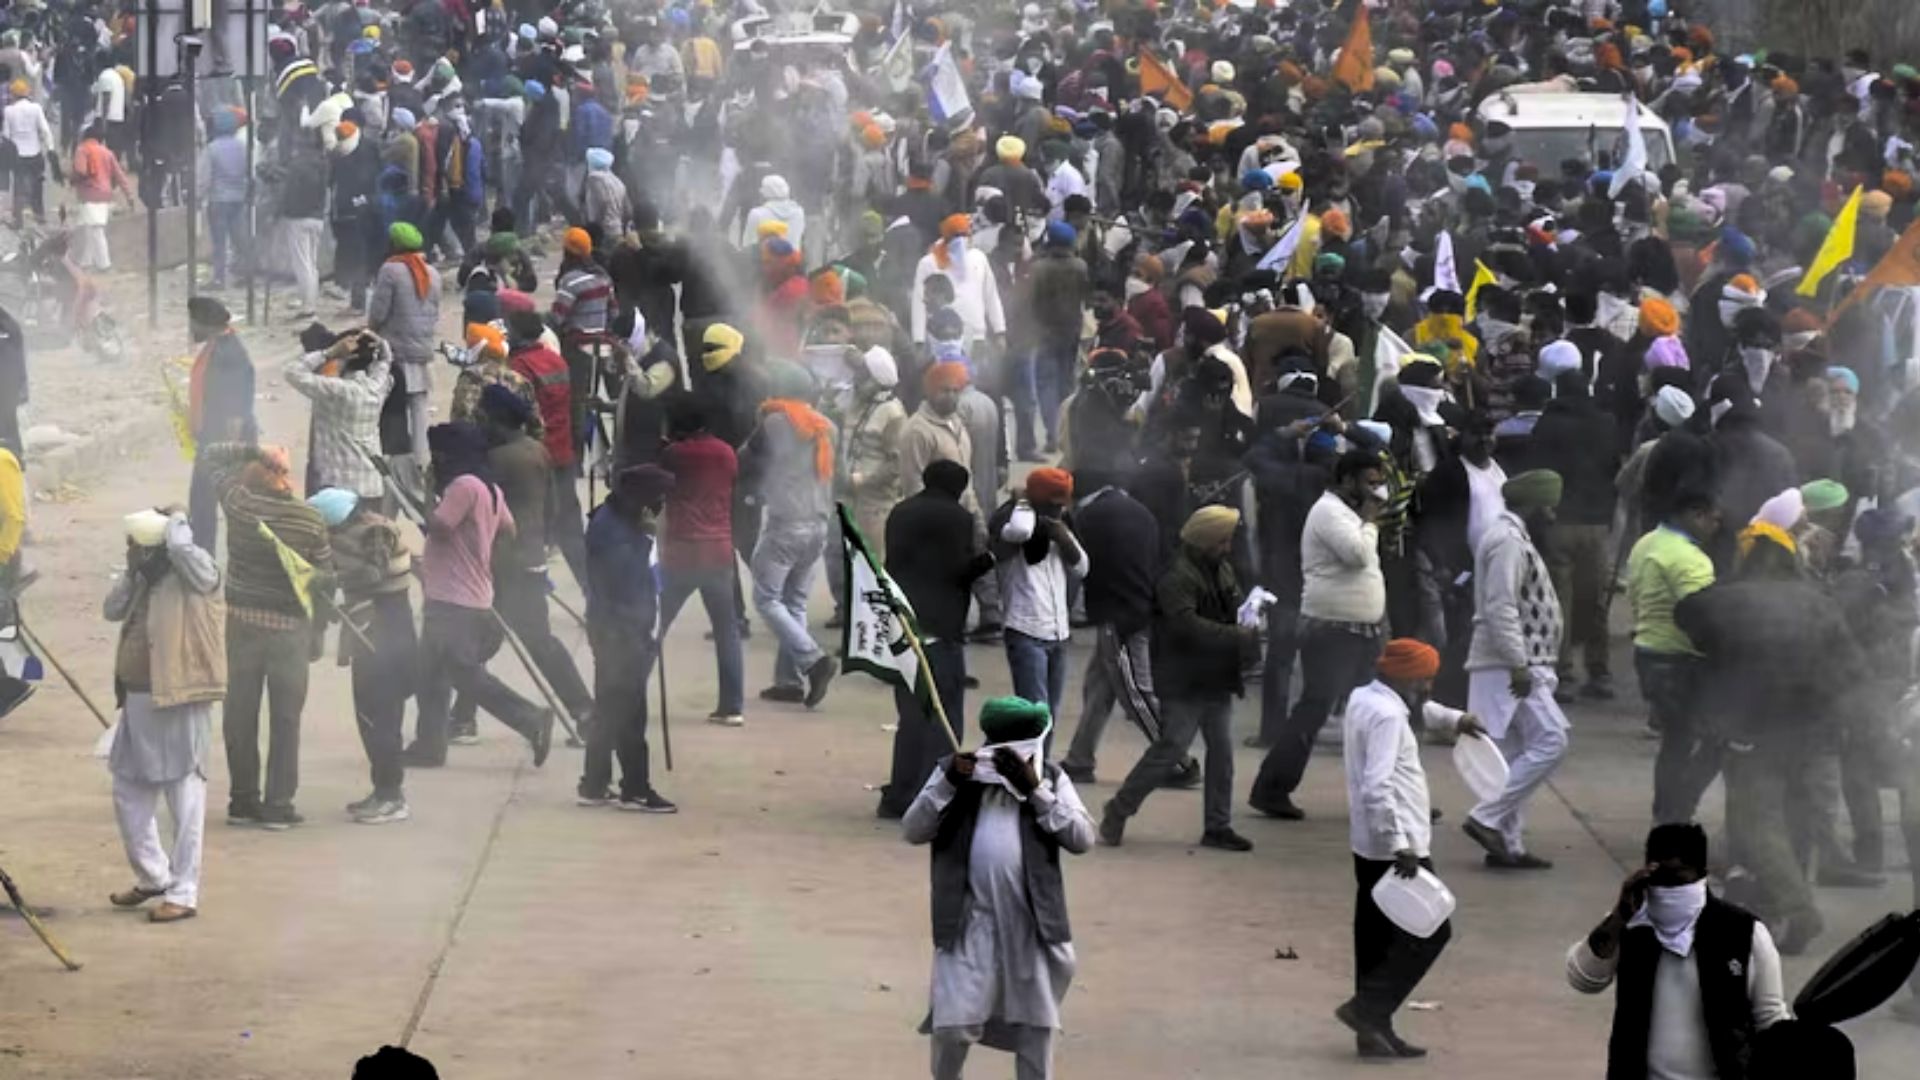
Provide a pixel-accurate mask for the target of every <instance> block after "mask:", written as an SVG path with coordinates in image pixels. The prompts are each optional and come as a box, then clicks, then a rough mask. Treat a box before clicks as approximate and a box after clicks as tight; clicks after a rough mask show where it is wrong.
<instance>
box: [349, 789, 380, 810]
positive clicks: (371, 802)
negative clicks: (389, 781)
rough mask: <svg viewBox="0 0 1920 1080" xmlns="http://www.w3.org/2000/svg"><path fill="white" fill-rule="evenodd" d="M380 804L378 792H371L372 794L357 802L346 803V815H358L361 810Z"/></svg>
mask: <svg viewBox="0 0 1920 1080" xmlns="http://www.w3.org/2000/svg"><path fill="white" fill-rule="evenodd" d="M380 802H381V800H380V794H379V793H378V792H373V793H370V794H369V795H368V796H367V797H366V798H364V799H361V800H359V801H358V802H350V803H348V804H347V813H349V814H359V813H360V812H361V811H363V810H367V809H370V808H372V807H375V806H378V805H380Z"/></svg>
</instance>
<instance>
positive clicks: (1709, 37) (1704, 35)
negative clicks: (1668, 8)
mask: <svg viewBox="0 0 1920 1080" xmlns="http://www.w3.org/2000/svg"><path fill="white" fill-rule="evenodd" d="M1687 41H1688V42H1689V43H1690V44H1692V45H1693V46H1694V48H1696V49H1699V50H1700V51H1701V52H1703V53H1704V52H1712V51H1713V31H1711V30H1709V29H1707V27H1706V25H1705V24H1704V23H1694V24H1693V25H1692V26H1690V27H1688V28H1687Z"/></svg>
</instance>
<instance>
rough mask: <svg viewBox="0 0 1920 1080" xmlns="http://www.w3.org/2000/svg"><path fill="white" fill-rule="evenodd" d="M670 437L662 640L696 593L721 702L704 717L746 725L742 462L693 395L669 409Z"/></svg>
mask: <svg viewBox="0 0 1920 1080" xmlns="http://www.w3.org/2000/svg"><path fill="white" fill-rule="evenodd" d="M667 439H668V442H667V446H666V449H665V450H663V451H662V452H661V455H660V465H661V467H662V468H664V469H666V470H667V471H668V472H670V473H672V474H673V487H672V488H671V490H669V491H668V492H667V497H666V528H665V531H664V533H663V534H662V535H661V538H660V572H661V577H662V583H661V586H660V591H661V595H660V637H661V639H662V640H665V638H666V636H667V631H668V630H669V629H670V628H671V627H672V626H673V620H674V619H675V618H676V617H677V616H678V615H679V614H680V608H681V607H682V606H683V605H685V604H686V602H687V600H688V599H689V598H691V597H692V596H693V594H695V593H699V594H700V606H701V607H703V608H705V609H706V612H707V622H708V624H709V625H708V630H709V632H710V633H711V634H712V637H713V659H714V667H715V677H716V680H717V683H718V688H717V690H716V693H717V695H718V701H717V702H716V703H715V705H714V709H713V711H712V712H711V713H708V714H707V720H708V721H709V722H711V723H714V724H718V725H720V726H722V727H740V726H741V725H743V724H745V723H746V716H745V712H746V704H745V700H746V690H745V685H746V671H745V666H744V665H745V662H744V661H743V660H742V658H741V653H740V624H739V621H738V619H737V618H736V616H735V614H734V607H733V604H734V600H733V597H734V593H735V591H736V590H737V589H738V585H737V584H736V582H735V578H734V565H733V535H734V532H733V507H734V488H735V485H736V483H737V482H738V480H739V474H740V462H739V458H738V457H737V456H736V455H735V454H734V452H733V447H731V446H728V445H727V444H726V443H724V442H722V441H721V440H720V439H718V438H716V437H715V436H714V435H713V433H712V432H710V431H709V430H707V413H706V408H705V407H704V406H703V405H702V403H701V401H700V399H699V398H697V397H695V396H693V395H690V394H689V395H685V396H682V397H676V398H674V399H673V400H672V401H671V402H670V403H669V404H668V406H667Z"/></svg>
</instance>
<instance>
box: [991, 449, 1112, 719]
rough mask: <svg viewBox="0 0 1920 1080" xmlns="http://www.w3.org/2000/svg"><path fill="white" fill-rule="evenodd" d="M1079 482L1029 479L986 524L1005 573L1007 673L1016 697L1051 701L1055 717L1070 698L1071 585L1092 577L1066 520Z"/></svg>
mask: <svg viewBox="0 0 1920 1080" xmlns="http://www.w3.org/2000/svg"><path fill="white" fill-rule="evenodd" d="M1072 500H1073V476H1072V475H1071V474H1069V473H1067V472H1066V471H1064V470H1062V469H1054V468H1042V469H1035V470H1033V471H1032V472H1030V473H1028V474H1027V483H1026V489H1025V491H1024V493H1023V494H1022V495H1020V496H1019V497H1016V498H1014V499H1011V500H1009V501H1008V502H1006V503H1004V504H1002V505H1001V507H1000V508H999V509H998V510H995V511H994V512H993V517H992V518H990V519H989V520H988V522H987V535H989V536H990V537H992V542H991V543H990V544H989V545H988V550H989V551H990V552H992V554H993V557H994V569H996V570H997V571H998V572H999V574H1000V597H1001V603H1002V605H1003V607H1002V609H1001V612H1002V616H1001V617H1002V618H1003V619H1004V620H1005V626H1006V629H1005V631H1004V641H1005V645H1006V650H1007V670H1008V671H1009V672H1010V673H1011V674H1012V676H1013V690H1014V693H1015V694H1016V695H1018V696H1020V697H1023V698H1025V699H1026V700H1028V701H1039V702H1044V703H1046V706H1047V708H1048V710H1050V711H1051V713H1052V714H1053V715H1055V716H1058V715H1059V713H1060V706H1061V705H1062V704H1063V702H1064V701H1065V699H1066V692H1067V641H1068V639H1069V638H1071V637H1072V634H1073V629H1072V626H1071V624H1070V617H1069V615H1068V606H1069V605H1068V600H1067V587H1068V582H1069V580H1070V579H1071V580H1076V581H1077V580H1082V579H1084V578H1085V577H1086V576H1087V567H1088V562H1087V556H1086V552H1085V551H1083V550H1082V549H1081V547H1080V541H1079V540H1077V539H1076V538H1075V537H1074V534H1073V525H1072V523H1071V522H1070V521H1068V520H1067V518H1066V511H1067V506H1068V504H1069V503H1070V502H1071V501H1072Z"/></svg>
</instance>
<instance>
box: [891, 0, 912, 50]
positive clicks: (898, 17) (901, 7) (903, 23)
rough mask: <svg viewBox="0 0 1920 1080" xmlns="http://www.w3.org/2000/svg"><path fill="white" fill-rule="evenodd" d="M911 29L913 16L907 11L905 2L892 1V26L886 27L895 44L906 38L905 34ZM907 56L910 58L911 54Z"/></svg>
mask: <svg viewBox="0 0 1920 1080" xmlns="http://www.w3.org/2000/svg"><path fill="white" fill-rule="evenodd" d="M912 29H913V15H912V14H911V13H909V12H908V11H907V0H893V25H892V26H890V27H888V29H887V32H888V33H889V34H892V35H893V40H894V42H895V44H898V43H899V42H900V41H901V40H902V39H904V38H905V37H907V36H908V35H907V32H908V31H909V30H912ZM908 48H909V49H911V48H912V47H911V46H909V47H908ZM908 55H909V56H911V55H912V53H911V52H909V53H908Z"/></svg>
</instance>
